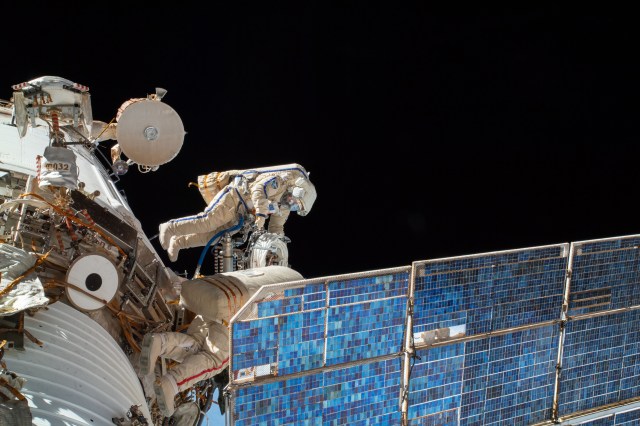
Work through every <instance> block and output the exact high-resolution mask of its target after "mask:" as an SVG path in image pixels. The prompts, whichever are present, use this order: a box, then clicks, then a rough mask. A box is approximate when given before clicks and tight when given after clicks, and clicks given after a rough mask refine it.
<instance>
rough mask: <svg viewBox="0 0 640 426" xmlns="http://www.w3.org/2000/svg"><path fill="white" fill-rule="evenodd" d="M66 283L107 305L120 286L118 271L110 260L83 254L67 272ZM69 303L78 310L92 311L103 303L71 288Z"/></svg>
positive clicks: (68, 292) (102, 305) (98, 255)
mask: <svg viewBox="0 0 640 426" xmlns="http://www.w3.org/2000/svg"><path fill="white" fill-rule="evenodd" d="M67 282H69V283H71V284H73V285H75V286H77V287H79V288H81V289H82V290H84V291H86V292H88V293H90V294H92V295H94V296H95V297H97V298H99V299H101V300H104V301H106V302H107V303H109V302H110V301H111V299H113V297H114V296H115V295H116V292H117V291H118V287H119V285H120V277H119V275H118V270H117V268H116V266H115V265H114V264H113V262H112V261H111V260H109V259H108V258H107V257H105V256H103V255H101V254H85V255H83V256H80V257H79V258H77V259H76V260H75V261H74V262H73V263H72V264H71V266H70V267H69V270H68V271H67ZM67 297H68V298H69V301H70V302H71V303H72V304H73V305H74V306H76V307H77V308H79V309H83V310H85V311H93V310H96V309H100V308H102V307H104V303H103V302H101V301H100V300H96V299H94V298H92V297H90V296H88V295H86V294H84V293H82V292H80V291H78V290H74V289H72V288H71V287H69V288H68V289H67Z"/></svg>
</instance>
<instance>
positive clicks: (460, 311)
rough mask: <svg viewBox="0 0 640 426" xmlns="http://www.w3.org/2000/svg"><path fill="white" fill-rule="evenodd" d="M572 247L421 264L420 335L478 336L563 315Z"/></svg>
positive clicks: (418, 294)
mask: <svg viewBox="0 0 640 426" xmlns="http://www.w3.org/2000/svg"><path fill="white" fill-rule="evenodd" d="M567 252H568V250H567V247H566V245H557V246H552V247H548V248H539V249H529V250H522V251H516V252H506V253H496V254H490V255H485V256H470V257H466V258H455V259H444V260H440V261H433V262H420V263H416V271H417V274H416V275H417V278H416V283H415V308H414V321H413V324H414V333H420V332H426V333H429V332H432V331H434V330H437V329H442V328H447V327H449V328H451V327H452V326H461V327H464V334H466V335H475V334H479V333H486V332H489V331H496V330H501V329H508V328H512V327H517V326H522V325H528V324H535V323H538V322H543V321H550V320H557V319H559V318H560V314H561V306H562V297H563V290H564V284H565V275H566V266H567V257H566V254H567Z"/></svg>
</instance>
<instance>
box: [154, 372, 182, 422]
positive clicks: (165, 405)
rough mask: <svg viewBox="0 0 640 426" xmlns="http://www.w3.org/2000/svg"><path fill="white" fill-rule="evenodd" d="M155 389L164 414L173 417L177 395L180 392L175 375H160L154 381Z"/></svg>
mask: <svg viewBox="0 0 640 426" xmlns="http://www.w3.org/2000/svg"><path fill="white" fill-rule="evenodd" d="M153 391H154V392H155V394H156V402H157V403H158V408H159V409H160V412H161V413H162V415H163V416H165V417H171V416H172V415H173V413H174V412H175V411H176V406H175V396H176V394H177V393H178V385H177V384H176V381H175V379H174V378H173V376H171V375H169V374H165V375H164V376H162V377H160V378H159V379H158V380H156V381H155V382H154V383H153Z"/></svg>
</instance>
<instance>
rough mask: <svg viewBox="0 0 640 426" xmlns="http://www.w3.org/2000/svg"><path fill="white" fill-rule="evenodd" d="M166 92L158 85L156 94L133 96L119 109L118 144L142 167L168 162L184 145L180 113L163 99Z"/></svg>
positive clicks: (117, 117)
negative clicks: (144, 96)
mask: <svg viewBox="0 0 640 426" xmlns="http://www.w3.org/2000/svg"><path fill="white" fill-rule="evenodd" d="M166 93H167V91H166V90H164V89H162V88H156V94H154V95H150V96H149V97H148V98H141V99H140V98H138V99H130V100H128V101H127V102H125V103H123V104H122V106H121V107H120V108H119V109H118V115H117V116H116V120H117V122H118V125H117V128H116V139H117V140H118V144H119V145H120V148H121V149H122V152H123V153H124V154H125V155H126V156H127V157H128V158H129V159H130V160H132V161H133V162H135V163H138V164H139V165H141V166H147V167H156V166H160V165H162V164H165V163H168V162H169V161H171V160H173V159H174V158H175V156H176V155H178V152H180V149H181V148H182V143H183V141H184V135H185V131H184V126H183V125H182V120H181V119H180V116H179V115H178V113H177V112H176V111H175V110H174V109H173V108H171V107H170V106H169V105H167V104H165V103H164V102H161V101H160V100H161V99H162V98H163V97H164V95H166Z"/></svg>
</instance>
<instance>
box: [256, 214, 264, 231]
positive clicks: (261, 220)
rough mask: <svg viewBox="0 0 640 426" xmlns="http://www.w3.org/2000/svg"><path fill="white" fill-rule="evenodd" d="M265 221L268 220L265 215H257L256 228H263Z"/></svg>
mask: <svg viewBox="0 0 640 426" xmlns="http://www.w3.org/2000/svg"><path fill="white" fill-rule="evenodd" d="M265 221H266V218H265V217H264V216H258V215H256V223H255V226H256V229H257V230H261V229H262V230H263V229H264V223H265Z"/></svg>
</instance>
